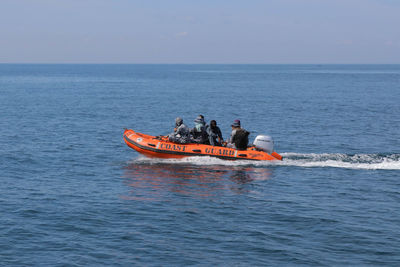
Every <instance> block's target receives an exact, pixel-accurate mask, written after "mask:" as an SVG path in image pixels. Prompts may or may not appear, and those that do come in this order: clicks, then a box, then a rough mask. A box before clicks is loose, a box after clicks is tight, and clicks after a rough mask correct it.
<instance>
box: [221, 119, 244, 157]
mask: <svg viewBox="0 0 400 267" xmlns="http://www.w3.org/2000/svg"><path fill="white" fill-rule="evenodd" d="M231 126H232V133H231V137H230V138H229V141H228V143H227V144H226V146H227V147H230V148H234V149H238V150H245V149H247V145H248V144H249V134H250V133H249V132H248V131H246V130H245V129H243V128H241V127H240V120H235V121H234V122H233V123H232V125H231Z"/></svg>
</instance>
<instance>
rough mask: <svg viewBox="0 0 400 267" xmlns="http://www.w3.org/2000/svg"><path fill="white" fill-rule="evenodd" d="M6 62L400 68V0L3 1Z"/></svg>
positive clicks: (0, 52) (1, 58)
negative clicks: (393, 65)
mask: <svg viewBox="0 0 400 267" xmlns="http://www.w3.org/2000/svg"><path fill="white" fill-rule="evenodd" d="M0 63H400V0H264V1H262V0H247V1H244V0H240V1H239V0H158V1H156V0H142V1H136V0H0Z"/></svg>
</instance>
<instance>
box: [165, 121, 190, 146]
mask: <svg viewBox="0 0 400 267" xmlns="http://www.w3.org/2000/svg"><path fill="white" fill-rule="evenodd" d="M168 140H169V141H171V142H174V143H178V144H187V143H189V142H190V134H189V128H188V127H187V126H186V125H185V124H184V123H183V119H182V118H180V117H178V118H176V119H175V128H174V132H173V133H171V134H169V135H168Z"/></svg>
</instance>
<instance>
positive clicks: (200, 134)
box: [190, 115, 208, 144]
mask: <svg viewBox="0 0 400 267" xmlns="http://www.w3.org/2000/svg"><path fill="white" fill-rule="evenodd" d="M190 134H191V135H192V137H193V138H192V142H193V143H196V144H208V135H207V132H206V122H205V121H204V117H203V116H202V115H199V116H197V118H196V119H195V120H194V128H193V129H190Z"/></svg>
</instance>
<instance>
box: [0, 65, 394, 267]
mask: <svg viewBox="0 0 400 267" xmlns="http://www.w3.org/2000/svg"><path fill="white" fill-rule="evenodd" d="M199 114H203V115H204V116H205V119H206V121H208V122H209V121H210V120H212V119H215V120H216V121H217V123H218V125H219V126H220V128H221V130H222V133H223V135H224V138H227V137H229V134H230V124H231V123H232V121H233V120H234V119H240V120H241V122H242V126H243V127H244V128H245V129H247V130H248V131H250V132H251V135H250V139H251V141H252V140H253V139H254V138H255V136H256V135H258V134H268V135H271V136H272V137H273V138H274V141H275V150H276V151H277V152H278V153H280V154H281V155H283V156H284V160H283V161H282V162H248V161H224V160H220V159H214V158H208V157H199V158H190V159H184V160H160V159H149V158H145V157H143V156H141V155H139V154H138V153H137V152H135V151H134V150H132V149H130V148H128V147H127V146H126V145H125V143H124V141H123V139H122V133H123V130H124V128H132V129H134V130H137V131H139V132H143V133H147V134H152V135H161V134H168V133H169V132H171V131H172V129H173V127H174V120H175V117H177V116H181V117H182V118H183V120H184V122H185V123H186V124H187V125H188V126H190V127H193V124H194V123H193V120H194V119H195V117H196V116H197V115H199ZM0 133H1V135H0V137H1V138H0V265H1V266H191V265H196V266H299V265H304V266H343V265H345V266H360V265H361V266H377V265H385V266H399V265H400V65H46V64H43V65H29V64H27V65H18V64H16V65H13V64H0Z"/></svg>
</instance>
